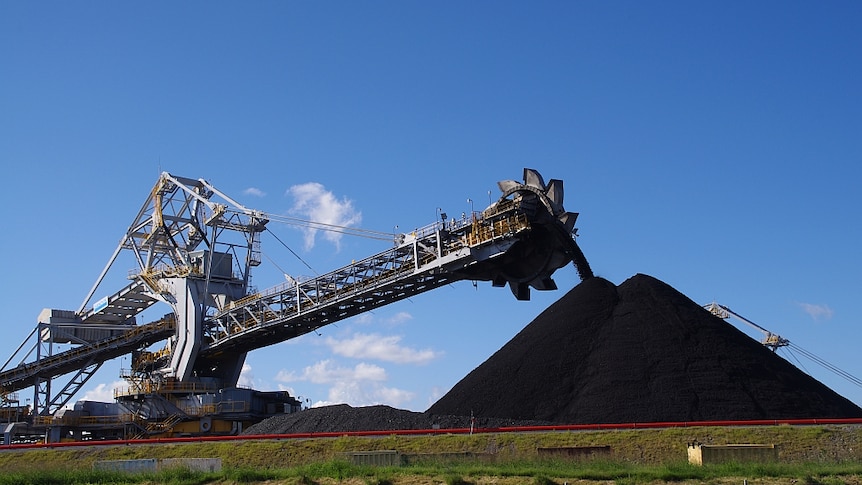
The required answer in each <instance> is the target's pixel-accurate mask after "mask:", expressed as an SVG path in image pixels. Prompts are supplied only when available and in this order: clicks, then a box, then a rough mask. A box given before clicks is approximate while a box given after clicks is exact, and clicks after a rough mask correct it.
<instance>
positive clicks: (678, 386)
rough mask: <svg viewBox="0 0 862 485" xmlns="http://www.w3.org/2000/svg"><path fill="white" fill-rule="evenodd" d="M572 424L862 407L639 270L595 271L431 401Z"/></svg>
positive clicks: (843, 411)
mask: <svg viewBox="0 0 862 485" xmlns="http://www.w3.org/2000/svg"><path fill="white" fill-rule="evenodd" d="M427 412H428V413H431V414H448V415H470V413H471V412H472V413H474V414H475V415H476V416H489V417H502V418H508V419H535V420H542V421H550V422H557V423H567V424H581V423H625V422H659V421H699V420H749V419H781V418H785V419H786V418H827V417H829V418H838V417H860V416H862V409H860V408H859V407H858V406H856V405H855V404H853V403H852V402H850V401H849V400H847V399H845V398H843V397H841V396H840V395H838V394H837V393H835V392H834V391H832V390H831V389H829V388H827V387H826V386H824V385H823V384H821V383H820V382H818V381H816V380H815V379H813V378H812V377H810V376H808V375H807V374H805V373H804V372H802V371H800V370H799V369H797V368H796V367H795V366H793V365H792V364H790V363H789V362H787V361H786V360H784V359H782V358H781V357H779V356H778V355H775V354H774V353H773V352H772V351H770V350H768V349H767V348H765V347H764V346H762V345H761V344H759V343H758V342H756V341H754V340H753V339H751V338H750V337H748V336H746V335H745V334H743V333H742V332H740V331H739V330H737V329H736V328H734V327H733V326H732V325H730V324H728V323H727V322H725V321H723V320H721V319H719V318H717V317H714V316H713V315H711V314H710V313H709V312H707V311H706V310H704V309H703V308H701V306H700V305H698V304H697V303H694V302H693V301H691V300H690V299H689V298H687V297H686V296H684V295H683V294H681V293H679V292H678V291H676V290H675V289H673V288H671V287H670V286H669V285H667V284H665V283H663V282H661V281H659V280H657V279H655V278H653V277H650V276H646V275H642V274H638V275H635V276H634V277H632V278H630V279H628V280H626V281H625V282H623V283H622V284H621V285H619V287H617V286H615V285H614V284H613V283H611V282H609V281H607V280H604V279H602V278H591V279H588V280H586V281H584V282H583V283H581V284H580V285H578V286H577V287H575V288H574V289H572V290H571V291H569V293H567V294H566V295H564V296H563V297H562V298H561V299H560V300H559V301H557V302H556V303H554V304H553V305H551V306H550V307H549V308H548V309H547V310H545V311H544V312H543V313H542V314H540V315H539V316H538V317H536V319H535V320H533V322H531V323H530V324H529V325H527V327H525V328H524V329H523V330H522V331H521V332H520V333H519V334H518V335H516V336H515V337H514V338H513V339H512V340H511V341H509V342H508V343H507V344H506V345H505V346H503V348H501V349H500V350H499V351H497V352H496V353H495V354H494V355H493V356H491V357H490V358H489V359H488V360H487V361H485V362H484V363H483V364H481V365H480V366H479V367H477V368H476V369H474V370H473V371H472V372H471V373H470V374H468V375H467V376H466V377H465V378H464V379H462V380H461V381H460V382H459V383H458V384H456V385H455V386H454V387H453V388H452V390H451V391H449V393H447V394H446V395H445V396H443V397H442V398H441V399H440V400H439V401H437V402H436V403H435V404H434V405H433V406H431V408H429V409H428V411H427Z"/></svg>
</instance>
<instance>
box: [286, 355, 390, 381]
mask: <svg viewBox="0 0 862 485" xmlns="http://www.w3.org/2000/svg"><path fill="white" fill-rule="evenodd" d="M386 379H387V376H386V369H384V368H382V367H380V366H376V365H374V364H366V363H364V362H360V363H359V364H356V366H354V367H341V366H339V365H338V364H337V363H336V362H335V361H332V360H329V359H327V360H321V361H320V362H317V363H315V364H314V365H310V366H308V367H306V368H305V369H303V370H302V374H300V375H297V374H296V373H295V372H292V371H286V370H281V371H279V372H278V374H277V375H276V377H275V380H277V381H279V382H296V381H308V382H313V383H315V384H331V383H333V382H342V381H354V382H355V381H385V380H386Z"/></svg>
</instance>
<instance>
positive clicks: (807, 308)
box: [798, 303, 835, 322]
mask: <svg viewBox="0 0 862 485" xmlns="http://www.w3.org/2000/svg"><path fill="white" fill-rule="evenodd" d="M798 305H799V307H800V308H802V311H804V312H805V313H807V314H808V315H809V316H811V318H813V319H814V321H815V322H819V321H821V320H829V319H831V318H832V315H833V314H834V313H835V312H833V311H832V309H831V308H829V307H828V306H827V305H815V304H812V303H798Z"/></svg>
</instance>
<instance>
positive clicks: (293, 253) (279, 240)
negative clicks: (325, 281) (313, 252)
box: [266, 227, 320, 276]
mask: <svg viewBox="0 0 862 485" xmlns="http://www.w3.org/2000/svg"><path fill="white" fill-rule="evenodd" d="M266 231H267V232H269V233H270V234H272V237H274V238H275V240H276V241H278V242H280V243H281V245H282V246H284V247H285V248H286V249H287V250H288V251H290V254H292V255H294V256H295V257H296V259H298V260H299V261H300V262H301V263H302V264H304V265H305V267H306V268H308V269H310V270H311V271H312V272H313V273H314V274H315V275H317V276H320V273H318V272H317V271H315V269H314V268H312V267H311V265H309V264H308V263H306V262H305V260H304V259H302V258H301V257H299V255H298V254H296V251H294V250H293V249H290V246H288V245H287V244H285V243H284V241H282V240H281V239H279V237H278V236H276V235H275V233H274V232H272V231H270V230H269V228H268V227H267V228H266ZM266 259H269V257H268V256H267V258H266ZM270 261H272V260H271V259H270ZM276 267H278V265H276ZM278 269H279V270H281V268H278ZM281 272H282V273H284V274H287V273H286V272H285V271H283V270H282V271H281Z"/></svg>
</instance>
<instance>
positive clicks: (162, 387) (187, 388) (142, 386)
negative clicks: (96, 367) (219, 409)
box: [114, 380, 218, 398]
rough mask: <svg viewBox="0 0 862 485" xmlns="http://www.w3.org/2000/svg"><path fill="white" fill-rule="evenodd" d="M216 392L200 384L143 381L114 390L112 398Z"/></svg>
mask: <svg viewBox="0 0 862 485" xmlns="http://www.w3.org/2000/svg"><path fill="white" fill-rule="evenodd" d="M217 391H218V386H217V385H208V384H202V383H200V382H180V381H165V382H159V381H149V380H143V381H141V382H138V383H135V384H134V385H132V386H129V387H121V388H116V389H114V398H118V397H124V396H136V395H139V394H207V393H214V392H217Z"/></svg>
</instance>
